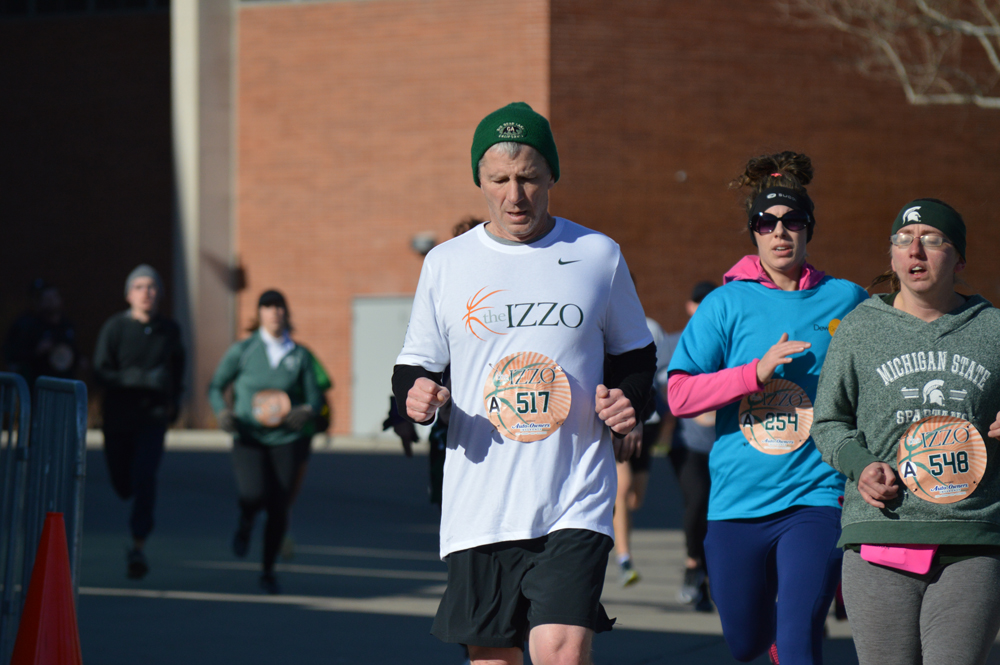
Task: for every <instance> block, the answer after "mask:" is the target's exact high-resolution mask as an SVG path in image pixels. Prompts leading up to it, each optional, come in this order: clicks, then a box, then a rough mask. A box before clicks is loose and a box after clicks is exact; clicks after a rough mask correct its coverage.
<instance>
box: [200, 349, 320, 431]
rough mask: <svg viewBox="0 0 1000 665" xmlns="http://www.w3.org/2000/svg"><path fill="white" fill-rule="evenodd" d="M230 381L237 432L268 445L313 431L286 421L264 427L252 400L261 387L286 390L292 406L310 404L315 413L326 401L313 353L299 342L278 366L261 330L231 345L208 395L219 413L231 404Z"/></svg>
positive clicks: (262, 388) (214, 377) (210, 385)
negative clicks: (273, 363)
mask: <svg viewBox="0 0 1000 665" xmlns="http://www.w3.org/2000/svg"><path fill="white" fill-rule="evenodd" d="M230 385H231V386H232V387H233V415H234V416H235V418H236V425H237V429H238V432H237V436H239V437H241V438H251V439H255V440H257V441H260V442H261V443H263V444H265V445H280V444H285V443H291V442H292V441H295V440H296V439H300V438H302V437H303V436H307V435H308V434H310V433H311V432H306V431H304V430H293V429H291V428H288V427H286V426H285V425H279V426H278V427H264V426H263V425H261V424H260V423H258V422H257V420H256V419H255V418H254V417H253V408H252V401H253V396H254V395H255V394H257V393H258V392H259V391H261V390H268V389H271V390H283V391H285V392H286V393H288V397H289V399H290V400H291V402H292V407H296V406H299V405H301V404H308V405H310V406H311V407H312V408H313V412H314V413H319V411H320V408H321V407H322V404H323V398H322V394H321V393H320V390H319V388H318V386H317V385H316V372H315V369H314V365H313V357H312V354H310V353H309V351H308V350H307V349H306V348H305V347H303V346H300V345H298V344H296V345H295V348H293V349H292V350H291V351H289V352H288V355H286V356H285V357H284V358H282V359H281V362H280V363H278V366H277V367H275V368H272V367H271V365H270V363H269V362H268V359H267V350H266V349H265V347H264V342H263V341H262V340H261V338H260V334H259V333H254V334H253V335H251V336H250V337H248V338H247V339H245V340H243V341H241V342H237V343H236V344H233V345H232V346H231V347H229V350H228V351H226V355H224V356H223V357H222V361H221V362H220V363H219V366H218V368H216V370H215V375H214V376H213V377H212V382H211V384H209V388H208V399H209V401H210V402H211V404H212V409H213V410H214V411H215V413H216V415H218V414H219V412H221V411H222V410H223V409H225V408H228V407H227V404H226V400H225V397H224V396H223V391H224V390H225V389H226V388H227V387H229V386H230Z"/></svg>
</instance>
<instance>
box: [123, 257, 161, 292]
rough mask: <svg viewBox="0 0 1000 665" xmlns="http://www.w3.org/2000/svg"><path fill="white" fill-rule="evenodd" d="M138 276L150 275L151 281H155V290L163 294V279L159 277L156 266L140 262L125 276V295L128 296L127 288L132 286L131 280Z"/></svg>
mask: <svg viewBox="0 0 1000 665" xmlns="http://www.w3.org/2000/svg"><path fill="white" fill-rule="evenodd" d="M140 277H152V278H153V281H154V282H155V283H156V291H157V293H159V294H160V295H163V280H162V279H160V273H158V272H156V268H154V267H153V266H151V265H149V264H146V263H141V264H139V265H137V266H136V267H135V269H134V270H132V272H130V273H129V274H128V277H126V278H125V297H126V298H128V292H129V289H131V288H132V282H134V281H135V280H136V279H138V278H140Z"/></svg>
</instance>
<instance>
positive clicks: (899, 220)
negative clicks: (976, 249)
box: [892, 199, 965, 258]
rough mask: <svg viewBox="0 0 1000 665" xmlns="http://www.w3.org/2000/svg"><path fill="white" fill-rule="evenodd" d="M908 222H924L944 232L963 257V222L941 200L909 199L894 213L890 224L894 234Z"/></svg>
mask: <svg viewBox="0 0 1000 665" xmlns="http://www.w3.org/2000/svg"><path fill="white" fill-rule="evenodd" d="M908 224H924V225H926V226H930V227H932V228H935V229H937V230H938V231H940V232H941V233H943V234H945V235H946V236H947V237H948V240H950V241H951V242H952V243H953V244H954V245H955V249H957V250H958V253H959V255H960V256H961V257H962V258H965V222H964V221H962V216H961V215H959V214H958V212H957V211H956V210H955V209H954V208H952V207H951V206H949V205H948V204H947V203H944V202H943V201H938V200H937V199H916V200H913V201H910V202H909V203H907V204H906V205H905V206H903V209H902V210H900V211H899V214H898V215H896V221H895V222H893V224H892V233H893V234H895V233H896V232H897V231H899V230H900V229H901V228H903V227H904V226H906V225H908Z"/></svg>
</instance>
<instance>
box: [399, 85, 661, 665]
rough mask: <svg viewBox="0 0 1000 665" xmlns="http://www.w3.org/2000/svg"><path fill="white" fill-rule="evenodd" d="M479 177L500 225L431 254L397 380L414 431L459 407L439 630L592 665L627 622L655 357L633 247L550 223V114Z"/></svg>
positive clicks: (493, 133) (523, 131) (479, 656)
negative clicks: (616, 605) (623, 578)
mask: <svg viewBox="0 0 1000 665" xmlns="http://www.w3.org/2000/svg"><path fill="white" fill-rule="evenodd" d="M472 175H473V180H474V181H475V183H476V185H477V186H479V187H480V188H481V190H482V192H483V194H484V196H485V198H486V205H487V208H488V209H489V212H490V217H489V219H490V221H489V222H487V223H485V224H482V225H480V226H478V227H476V228H475V229H473V230H472V231H470V232H468V233H466V234H464V235H462V236H459V237H458V238H454V239H452V240H450V241H448V242H446V243H444V244H442V245H439V246H438V247H436V248H434V249H433V250H431V252H430V253H429V254H428V255H427V258H426V259H425V260H424V265H423V269H422V271H421V275H420V283H419V285H418V287H417V294H416V297H415V299H414V304H413V310H412V313H411V315H410V324H409V328H408V329H407V333H406V341H405V343H404V345H403V350H402V352H401V353H400V355H399V358H398V359H397V361H396V362H397V365H396V368H395V371H394V372H393V392H394V393H395V395H396V399H397V403H398V404H401V405H404V404H405V410H406V415H407V417H409V418H410V419H412V420H414V421H415V422H418V423H427V422H430V421H432V420H433V419H434V415H435V413H436V411H437V409H438V408H439V407H441V406H443V405H444V404H445V403H446V402H447V401H448V400H449V399H452V400H453V405H452V409H451V421H450V425H449V431H448V444H447V453H446V459H445V471H444V490H443V505H442V514H441V556H442V557H443V558H445V560H446V561H447V562H448V588H447V591H446V592H445V595H444V598H443V599H442V601H441V606H440V608H439V609H438V614H437V617H436V618H435V620H434V626H433V629H432V631H431V632H432V633H433V634H434V635H436V636H437V637H438V638H440V639H442V640H444V641H446V642H456V643H459V644H465V645H467V646H468V647H469V655H470V659H471V661H472V662H473V663H477V662H485V661H490V662H500V663H510V664H518V663H521V662H522V660H523V653H522V651H523V648H524V642H525V640H526V639H528V641H529V649H530V652H531V659H532V662H534V663H536V664H537V665H547V664H550V663H555V662H559V663H579V664H581V665H586V664H588V663H590V644H591V639H592V637H593V634H594V633H595V632H601V631H604V630H609V629H610V628H611V624H612V620H610V619H609V618H608V616H607V614H606V613H605V612H604V608H603V607H601V604H600V596H601V590H602V589H603V585H604V574H605V569H606V567H607V558H608V552H609V551H610V550H611V547H612V540H611V538H612V534H613V528H612V507H613V505H614V500H615V485H616V477H615V457H616V456H617V457H618V458H619V459H627V458H628V457H629V456H630V455H631V454H632V452H633V450H632V445H631V444H627V443H625V442H624V439H623V437H624V435H626V434H628V432H629V431H630V430H631V429H632V428H633V427H634V426H635V424H636V414H637V413H638V412H640V411H641V410H642V407H643V406H644V404H645V403H646V401H647V399H648V396H649V390H650V386H651V384H652V377H653V373H654V371H655V366H656V348H655V345H654V344H653V343H652V338H651V336H650V334H649V330H648V329H647V328H646V322H645V317H644V315H643V311H642V306H641V305H640V304H639V299H638V297H637V296H636V293H635V287H634V286H633V284H632V280H631V278H630V277H629V272H628V267H627V266H626V265H625V260H624V259H623V258H622V255H621V251H620V250H619V248H618V245H617V244H615V243H614V242H613V241H612V240H610V239H609V238H608V237H607V236H604V235H602V234H600V233H597V232H595V231H591V230H589V229H586V228H583V227H582V226H579V225H577V224H574V223H573V222H570V221H569V220H566V219H562V218H558V217H553V216H552V215H550V214H549V212H548V199H549V190H550V189H551V188H552V186H553V185H554V184H555V183H556V181H558V179H559V156H558V154H557V152H556V146H555V141H554V140H553V137H552V132H551V129H550V127H549V123H548V121H547V120H546V119H545V118H544V117H542V116H541V115H539V114H537V113H535V112H534V111H533V110H532V109H531V107H529V106H528V105H527V104H524V103H523V102H518V103H515V104H511V105H509V106H505V107H503V108H501V109H499V110H497V111H494V112H493V113H491V114H489V115H488V116H486V118H484V119H483V121H482V122H481V123H480V124H479V126H478V127H477V129H476V132H475V135H474V137H473V142H472ZM605 353H607V354H609V355H611V356H612V359H611V361H610V362H609V371H608V376H607V377H605V376H604V375H603V374H604V369H603V368H604V356H605ZM449 363H451V382H452V390H451V391H449V390H447V389H446V388H444V386H442V385H441V379H440V373H441V372H442V371H443V370H444V368H445V366H446V365H448V364H449ZM529 635H530V639H529Z"/></svg>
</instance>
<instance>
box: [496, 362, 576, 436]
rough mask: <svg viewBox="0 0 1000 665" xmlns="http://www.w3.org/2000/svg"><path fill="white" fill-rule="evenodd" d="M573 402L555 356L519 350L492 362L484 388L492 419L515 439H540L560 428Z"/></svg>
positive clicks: (501, 429)
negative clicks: (553, 357) (496, 361)
mask: <svg viewBox="0 0 1000 665" xmlns="http://www.w3.org/2000/svg"><path fill="white" fill-rule="evenodd" d="M571 403H572V395H571V394H570V387H569V380H568V379H567V378H566V374H565V372H563V370H562V367H560V366H559V365H558V364H557V363H556V362H555V361H554V360H552V359H551V358H548V357H546V356H544V355H542V354H541V353H533V352H519V353H512V354H510V355H509V356H506V357H504V358H503V359H501V360H500V361H499V362H498V363H496V364H495V365H494V366H493V371H492V372H490V375H489V377H488V378H487V379H486V386H485V387H484V388H483V405H484V406H485V407H486V415H487V416H488V417H489V419H490V422H491V423H493V426H494V427H496V428H497V431H498V432H500V434H502V435H503V436H505V437H507V438H508V439H514V440H515V441H524V442H528V441H538V440H540V439H544V438H545V437H547V436H550V435H551V434H552V433H553V432H555V431H556V430H558V429H559V427H560V426H562V424H563V423H564V422H565V421H566V416H567V415H569V407H570V404H571Z"/></svg>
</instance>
